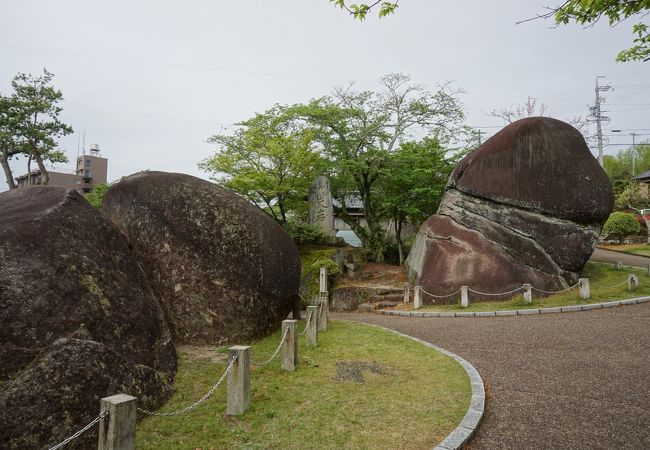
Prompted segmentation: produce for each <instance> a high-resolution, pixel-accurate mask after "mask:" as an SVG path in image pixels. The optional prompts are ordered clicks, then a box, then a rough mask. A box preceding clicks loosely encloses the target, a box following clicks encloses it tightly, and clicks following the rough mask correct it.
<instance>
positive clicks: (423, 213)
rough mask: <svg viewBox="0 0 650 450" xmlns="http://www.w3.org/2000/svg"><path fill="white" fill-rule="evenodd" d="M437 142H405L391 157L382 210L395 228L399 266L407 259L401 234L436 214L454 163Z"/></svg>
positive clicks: (384, 181)
mask: <svg viewBox="0 0 650 450" xmlns="http://www.w3.org/2000/svg"><path fill="white" fill-rule="evenodd" d="M445 154H446V150H445V149H444V148H443V147H442V146H441V145H440V142H439V141H438V140H437V139H435V138H424V139H423V140H421V141H417V142H405V143H403V144H402V145H401V146H400V147H399V148H398V150H397V151H396V152H395V153H393V154H391V155H390V157H389V159H388V163H387V168H388V170H387V176H386V177H385V179H384V180H383V185H384V192H383V195H382V196H381V198H382V208H383V209H384V210H385V211H386V212H387V213H388V216H389V217H390V218H391V221H392V223H393V226H394V227H395V239H396V241H397V251H398V255H399V263H400V265H401V264H403V262H404V258H405V251H404V243H403V242H402V238H401V233H402V227H403V225H404V223H405V222H406V221H407V220H408V221H411V222H414V223H421V222H422V221H424V220H426V219H427V218H428V217H429V216H431V215H432V214H433V213H435V212H436V210H437V209H438V205H439V203H440V199H441V198H442V195H443V194H444V191H445V186H446V185H447V180H448V179H449V175H450V174H451V172H452V170H453V169H454V166H455V160H454V159H449V158H447V157H446V156H445Z"/></svg>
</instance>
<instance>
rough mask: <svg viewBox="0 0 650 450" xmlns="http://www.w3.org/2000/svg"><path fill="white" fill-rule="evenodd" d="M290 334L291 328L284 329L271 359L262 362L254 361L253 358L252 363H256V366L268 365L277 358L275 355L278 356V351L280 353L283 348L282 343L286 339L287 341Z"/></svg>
mask: <svg viewBox="0 0 650 450" xmlns="http://www.w3.org/2000/svg"><path fill="white" fill-rule="evenodd" d="M288 335H289V328H287V329H286V330H284V334H283V335H282V339H280V344H279V345H278V348H276V349H275V352H273V354H272V355H271V357H270V358H269V359H267V360H266V361H264V362H261V363H260V362H255V361H253V360H252V359H251V364H252V365H254V366H258V367H262V366H266V365H267V364H269V363H270V362H271V361H273V360H274V359H275V357H276V356H278V353H280V349H281V348H282V344H283V343H284V341H285V339H286V338H287V336H288Z"/></svg>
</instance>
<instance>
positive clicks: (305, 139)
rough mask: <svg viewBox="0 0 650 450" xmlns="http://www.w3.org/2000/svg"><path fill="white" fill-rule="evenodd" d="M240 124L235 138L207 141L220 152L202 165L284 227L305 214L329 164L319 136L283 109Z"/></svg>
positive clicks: (230, 136)
mask: <svg viewBox="0 0 650 450" xmlns="http://www.w3.org/2000/svg"><path fill="white" fill-rule="evenodd" d="M237 125H238V126H239V127H240V128H239V129H238V130H237V131H235V133H234V134H233V135H215V136H212V137H210V138H209V139H208V142H211V143H213V144H216V145H217V151H216V152H215V154H214V155H213V156H212V157H211V158H208V159H205V160H204V161H202V162H201V163H200V164H199V167H201V168H202V169H203V170H205V171H207V172H210V173H212V174H213V176H212V177H211V178H212V179H213V180H215V181H216V182H217V183H218V184H220V185H222V186H224V187H226V188H228V189H231V190H233V191H235V192H237V193H239V194H240V195H242V196H243V197H245V198H247V199H248V200H250V201H251V202H252V203H253V204H255V205H257V206H258V207H260V208H261V209H263V210H264V211H265V212H266V213H268V214H269V215H271V217H273V218H274V219H276V220H277V221H278V222H280V223H282V224H285V223H286V222H287V220H288V218H289V215H290V214H291V213H293V214H297V215H301V214H304V213H305V211H306V209H307V203H306V198H307V194H308V192H309V186H310V184H311V182H312V180H313V179H314V178H315V177H316V176H317V175H319V174H320V172H322V170H323V164H324V161H323V159H322V158H321V156H320V155H319V153H318V152H317V151H316V150H315V142H314V133H313V132H312V131H311V130H310V129H309V128H308V127H305V126H304V124H301V123H300V122H299V121H296V120H294V119H293V118H291V117H290V116H289V115H287V108H286V107H285V106H280V105H276V106H274V107H273V108H271V109H269V110H268V111H265V112H264V113H262V114H256V115H255V117H253V118H251V119H249V120H246V121H243V122H240V123H238V124H237Z"/></svg>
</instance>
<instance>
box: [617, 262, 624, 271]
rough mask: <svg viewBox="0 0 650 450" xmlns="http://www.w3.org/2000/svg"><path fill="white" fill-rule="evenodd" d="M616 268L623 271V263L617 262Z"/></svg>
mask: <svg viewBox="0 0 650 450" xmlns="http://www.w3.org/2000/svg"><path fill="white" fill-rule="evenodd" d="M616 268H617V269H619V270H620V269H622V268H623V261H616Z"/></svg>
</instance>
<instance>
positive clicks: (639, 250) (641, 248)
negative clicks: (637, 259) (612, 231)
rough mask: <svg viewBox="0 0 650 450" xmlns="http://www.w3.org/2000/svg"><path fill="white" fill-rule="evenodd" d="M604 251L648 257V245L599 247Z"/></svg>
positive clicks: (649, 246) (649, 251)
mask: <svg viewBox="0 0 650 450" xmlns="http://www.w3.org/2000/svg"><path fill="white" fill-rule="evenodd" d="M600 247H601V248H604V249H606V250H615V251H618V252H623V253H629V254H630V255H639V256H650V244H621V245H601V246H600Z"/></svg>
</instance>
